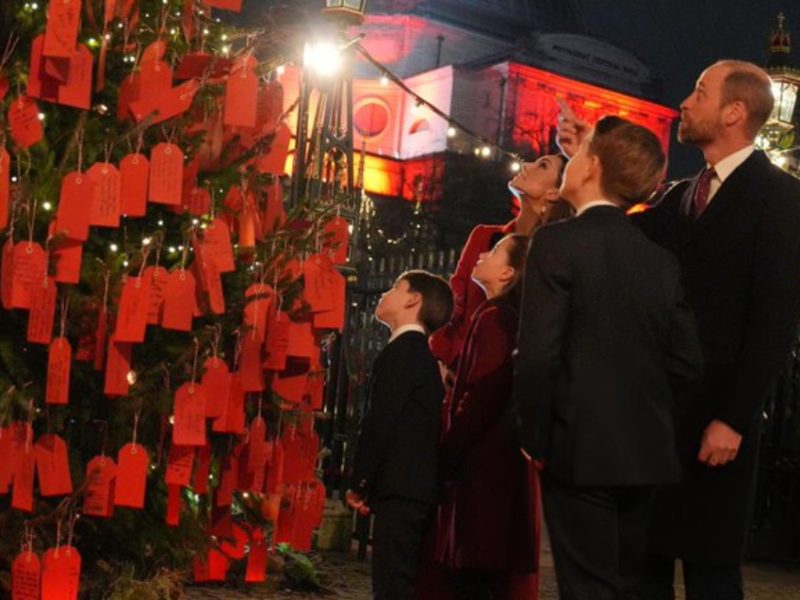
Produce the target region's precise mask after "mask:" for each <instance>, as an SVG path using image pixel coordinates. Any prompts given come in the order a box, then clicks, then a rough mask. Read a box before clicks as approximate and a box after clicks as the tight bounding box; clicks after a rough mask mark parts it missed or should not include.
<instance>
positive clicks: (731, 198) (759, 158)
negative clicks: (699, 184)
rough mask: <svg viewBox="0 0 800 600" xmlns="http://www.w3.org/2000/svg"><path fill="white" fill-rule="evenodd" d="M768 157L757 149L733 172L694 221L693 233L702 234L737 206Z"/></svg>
mask: <svg viewBox="0 0 800 600" xmlns="http://www.w3.org/2000/svg"><path fill="white" fill-rule="evenodd" d="M765 162H768V159H767V158H766V156H765V155H764V153H763V152H760V151H758V150H756V151H755V152H753V153H752V154H751V155H750V156H749V157H748V158H747V160H745V161H744V162H743V163H742V164H741V165H739V167H738V168H737V169H735V170H734V171H733V173H731V174H730V175H729V176H728V178H727V179H726V180H725V181H724V182H723V184H722V185H721V186H720V188H719V190H717V193H716V194H715V195H714V197H713V198H712V199H711V202H709V204H708V207H707V208H706V209H705V210H704V211H703V214H702V215H700V218H699V219H697V220H696V221H695V222H694V227H693V228H692V235H693V236H694V235H699V234H702V233H703V231H705V230H706V229H707V228H708V227H710V226H711V225H713V224H714V223H715V222H716V221H717V220H718V219H719V217H720V215H722V214H724V213H725V211H727V210H728V209H729V208H730V207H731V206H735V205H736V203H737V201H738V199H739V198H740V197H741V195H742V194H743V193H745V190H746V189H747V186H748V184H749V182H750V181H752V175H753V173H754V172H756V171H758V170H759V169H762V168H763V167H764V166H765Z"/></svg>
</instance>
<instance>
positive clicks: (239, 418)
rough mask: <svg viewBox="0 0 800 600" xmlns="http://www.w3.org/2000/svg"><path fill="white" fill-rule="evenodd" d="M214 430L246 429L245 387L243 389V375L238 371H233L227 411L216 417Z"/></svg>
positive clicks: (233, 431)
mask: <svg viewBox="0 0 800 600" xmlns="http://www.w3.org/2000/svg"><path fill="white" fill-rule="evenodd" d="M212 430H213V431H214V432H216V433H242V432H243V431H244V389H242V377H241V375H240V374H239V373H238V372H237V373H231V377H230V387H229V388H228V402H227V404H226V405H225V412H224V413H223V414H222V416H220V417H219V418H218V419H214V423H213V428H212Z"/></svg>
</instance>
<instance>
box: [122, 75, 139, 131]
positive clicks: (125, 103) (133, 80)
mask: <svg viewBox="0 0 800 600" xmlns="http://www.w3.org/2000/svg"><path fill="white" fill-rule="evenodd" d="M139 85H140V78H139V74H138V73H131V74H130V75H128V76H127V77H126V78H125V79H123V80H122V83H120V84H119V96H118V97H117V119H119V120H120V121H126V120H128V119H130V117H131V114H130V108H131V103H132V102H135V101H136V100H137V99H138V98H139Z"/></svg>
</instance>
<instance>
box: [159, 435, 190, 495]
mask: <svg viewBox="0 0 800 600" xmlns="http://www.w3.org/2000/svg"><path fill="white" fill-rule="evenodd" d="M192 465H194V448H193V447H192V446H179V445H177V444H172V447H171V448H170V450H169V458H168V459H167V474H166V479H165V481H166V483H167V484H169V485H178V486H188V485H189V484H190V483H191V481H192Z"/></svg>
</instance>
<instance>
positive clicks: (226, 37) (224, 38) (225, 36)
mask: <svg viewBox="0 0 800 600" xmlns="http://www.w3.org/2000/svg"><path fill="white" fill-rule="evenodd" d="M219 39H221V40H222V41H223V42H227V41H228V34H227V33H223V34H222V36H220V38H219Z"/></svg>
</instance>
